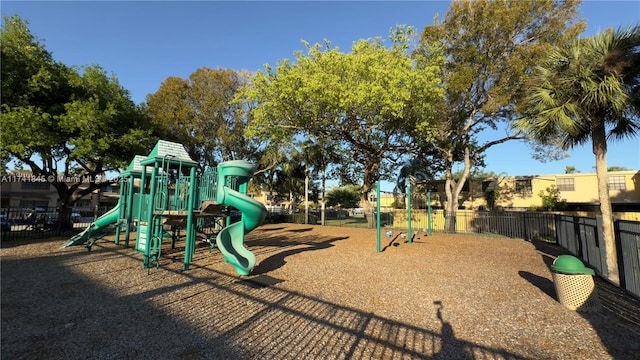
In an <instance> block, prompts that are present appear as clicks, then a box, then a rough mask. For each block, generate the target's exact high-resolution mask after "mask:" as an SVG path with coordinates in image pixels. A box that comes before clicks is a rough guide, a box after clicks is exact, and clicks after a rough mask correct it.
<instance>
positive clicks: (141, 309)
mask: <svg viewBox="0 0 640 360" xmlns="http://www.w3.org/2000/svg"><path fill="white" fill-rule="evenodd" d="M343 239H344V238H326V239H320V240H318V239H315V240H314V241H312V239H307V240H306V241H304V239H303V241H301V242H300V243H298V244H292V243H290V242H287V244H285V243H284V241H283V240H282V239H278V238H272V239H269V240H265V241H268V243H269V244H271V245H276V246H277V245H281V246H280V248H281V249H286V250H284V252H282V253H279V254H273V255H272V262H273V263H275V264H279V263H281V262H282V261H283V259H284V258H286V256H288V254H291V251H312V250H316V249H321V248H326V247H327V246H331V243H332V242H335V241H339V240H343ZM289 246H292V247H296V246H301V247H300V248H295V249H291V250H288V247H289ZM94 247H95V248H96V251H93V252H90V253H88V252H86V251H79V252H76V251H72V250H69V249H67V250H66V251H59V252H58V253H55V254H51V253H49V254H46V256H41V255H38V254H34V255H33V256H31V257H28V258H23V259H19V260H11V259H10V260H7V259H3V260H2V274H1V276H2V299H1V302H2V315H1V318H2V329H1V330H2V331H1V336H2V338H1V340H2V354H1V355H2V358H7V359H10V358H11V359H24V358H28V359H69V358H155V359H160V358H171V359H219V358H228V359H239V360H242V359H264V358H272V359H333V358H347V359H381V358H437V359H473V358H491V359H494V358H500V359H521V358H522V357H520V356H519V355H517V354H514V353H510V352H508V351H506V350H503V349H499V348H491V347H486V346H481V345H478V344H474V343H471V342H468V341H464V340H461V339H458V338H456V336H455V331H454V329H453V328H452V327H451V325H450V323H449V322H447V321H446V315H445V314H444V304H442V302H436V303H435V304H434V306H435V309H434V314H426V316H434V317H435V318H434V320H435V319H437V321H440V323H441V330H440V331H439V332H438V331H432V330H428V329H423V328H419V327H416V326H413V325H410V324H406V323H402V322H398V321H394V320H391V319H387V318H384V317H381V316H377V315H375V314H372V313H365V312H362V311H359V310H357V309H353V308H349V307H345V306H341V305H338V304H334V303H331V302H327V301H324V300H322V299H318V298H316V297H312V296H307V295H305V294H302V293H298V292H293V291H288V290H285V289H282V288H279V287H278V286H277V284H278V283H279V281H280V280H279V279H275V278H272V277H269V276H266V275H264V274H259V275H257V276H252V277H248V278H242V279H239V278H238V277H234V276H230V275H227V274H224V273H221V272H219V271H216V270H213V269H211V268H208V267H207V266H208V265H207V264H206V263H205V264H199V266H198V267H197V268H194V269H193V270H190V271H182V270H180V269H179V266H167V267H164V268H161V269H160V270H159V271H156V272H152V273H151V275H146V271H143V270H142V269H141V263H140V256H139V254H137V253H135V252H134V251H133V250H132V249H124V248H121V247H117V246H115V245H113V244H105V243H97V244H96V245H94ZM116 256H117V257H118V260H117V261H118V264H119V267H117V268H113V267H110V266H95V267H91V266H90V265H91V264H96V265H98V264H100V262H102V265H105V264H104V262H109V263H110V264H113V261H114V257H116ZM203 259H208V260H209V261H210V262H220V261H222V260H221V257H220V256H208V257H206V258H204V257H203ZM80 264H82V265H80ZM78 266H82V267H83V269H84V270H83V271H82V272H81V271H78V268H76V267H78ZM273 267H274V265H270V266H269V267H268V268H273ZM264 270H266V269H263V271H264ZM34 272H38V274H40V275H39V276H34ZM97 279H101V282H102V283H104V284H109V286H99V285H97V284H98V283H100V282H99V281H97Z"/></svg>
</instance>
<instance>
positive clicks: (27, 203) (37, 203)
mask: <svg viewBox="0 0 640 360" xmlns="http://www.w3.org/2000/svg"><path fill="white" fill-rule="evenodd" d="M20 207H21V208H25V209H27V208H28V209H32V208H33V209H36V208H41V209H45V210H46V209H47V208H48V207H49V202H48V201H46V200H20Z"/></svg>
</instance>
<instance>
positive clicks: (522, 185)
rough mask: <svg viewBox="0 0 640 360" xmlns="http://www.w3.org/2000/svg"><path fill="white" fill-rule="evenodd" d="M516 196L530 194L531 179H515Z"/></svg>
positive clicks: (531, 190) (531, 189)
mask: <svg viewBox="0 0 640 360" xmlns="http://www.w3.org/2000/svg"><path fill="white" fill-rule="evenodd" d="M515 192H516V193H517V194H532V193H533V188H532V186H531V179H516V191H515Z"/></svg>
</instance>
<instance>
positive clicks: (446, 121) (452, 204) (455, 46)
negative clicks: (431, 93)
mask: <svg viewBox="0 0 640 360" xmlns="http://www.w3.org/2000/svg"><path fill="white" fill-rule="evenodd" d="M578 5H579V2H578V1H560V2H559V1H555V0H543V1H534V0H505V1H490V0H478V1H470V0H461V1H454V2H452V4H451V7H450V8H449V10H448V12H447V14H446V16H445V18H444V20H443V21H442V22H439V21H438V18H436V21H435V24H434V25H429V26H426V27H425V28H424V30H423V31H422V34H421V39H420V47H419V48H418V50H417V51H416V52H415V56H416V57H417V58H423V59H427V61H429V60H430V59H431V58H432V57H434V56H438V57H442V58H443V59H444V63H443V65H442V67H441V69H442V72H441V73H440V76H441V77H442V81H443V88H444V89H445V97H444V99H443V100H442V101H441V102H439V103H438V104H437V105H438V106H436V107H435V110H436V114H437V115H436V117H437V118H438V119H439V121H438V122H435V123H434V124H433V126H431V127H430V128H428V129H426V130H428V131H429V132H430V133H432V134H433V137H432V139H431V141H427V142H426V144H425V146H426V147H427V148H429V147H432V148H435V149H436V150H437V152H439V154H440V158H441V159H443V160H444V163H445V164H444V168H445V178H446V184H445V190H446V196H447V206H446V210H447V212H448V214H449V216H448V217H447V220H448V221H447V226H446V227H447V231H450V232H453V231H455V212H456V210H457V208H458V201H457V199H458V196H459V194H460V191H461V190H462V186H463V184H464V182H465V180H466V178H467V177H468V175H469V172H470V171H471V168H472V167H474V166H475V165H476V164H477V163H478V161H480V160H481V157H482V155H483V153H484V152H485V151H486V150H487V149H488V148H490V147H492V146H495V145H498V144H501V143H503V142H505V141H509V140H516V139H519V138H521V137H520V136H519V135H518V134H517V132H516V131H510V129H511V128H512V122H513V121H514V120H516V119H517V117H518V116H517V114H518V111H519V106H518V105H519V104H520V103H521V102H522V101H521V100H522V98H523V96H524V95H525V94H526V87H525V85H526V82H527V78H528V77H529V75H530V72H531V69H532V68H533V67H534V66H535V65H536V64H537V63H538V62H539V61H540V59H541V58H542V57H543V56H544V55H545V54H546V52H547V51H548V50H549V49H550V48H551V46H552V45H553V44H557V43H563V42H566V41H567V39H571V38H573V37H575V36H576V35H577V34H579V33H580V32H581V31H582V30H583V29H584V24H583V23H576V24H572V23H571V22H572V20H573V19H574V17H575V16H576V14H577V6H578ZM431 61H432V60H431ZM499 128H503V129H506V132H505V134H504V136H502V137H498V138H496V139H494V140H488V141H484V142H480V141H479V139H478V137H477V136H478V134H479V133H481V132H482V131H484V130H486V129H493V130H497V129H499ZM418 130H420V129H418ZM422 151H426V152H428V151H431V150H428V149H427V150H422ZM456 163H462V164H463V166H464V171H463V173H462V176H461V178H460V179H459V180H458V181H456V180H455V179H454V178H453V176H452V170H453V168H454V164H456Z"/></svg>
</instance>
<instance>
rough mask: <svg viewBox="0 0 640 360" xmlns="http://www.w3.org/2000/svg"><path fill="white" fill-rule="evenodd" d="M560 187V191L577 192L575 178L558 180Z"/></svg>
mask: <svg viewBox="0 0 640 360" xmlns="http://www.w3.org/2000/svg"><path fill="white" fill-rule="evenodd" d="M556 184H557V185H558V191H575V190H576V186H575V183H574V179H573V178H560V179H556Z"/></svg>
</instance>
